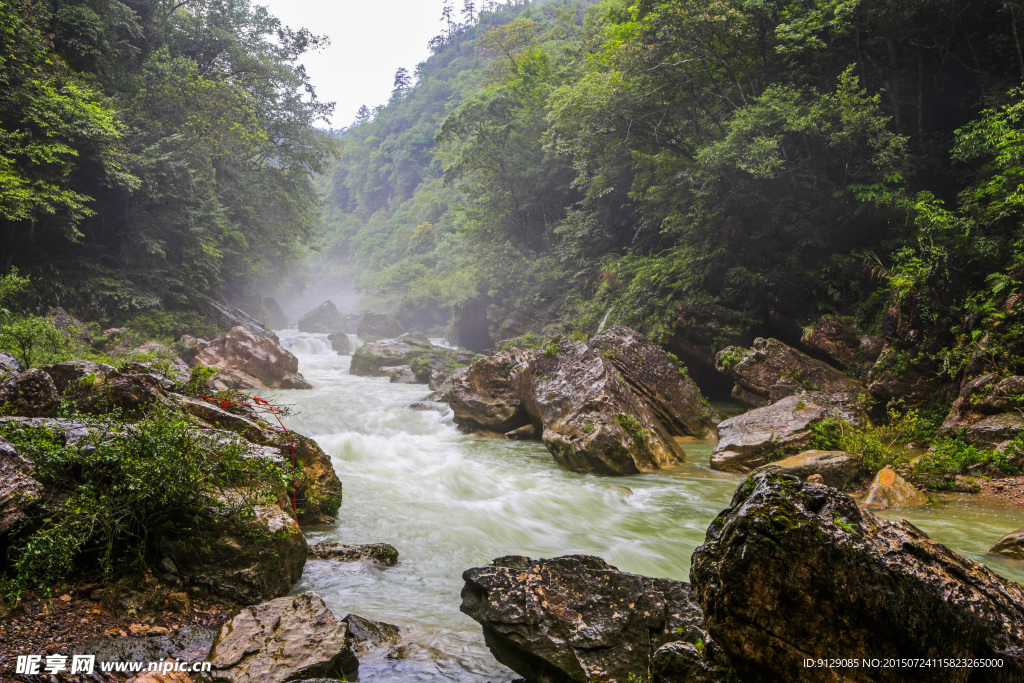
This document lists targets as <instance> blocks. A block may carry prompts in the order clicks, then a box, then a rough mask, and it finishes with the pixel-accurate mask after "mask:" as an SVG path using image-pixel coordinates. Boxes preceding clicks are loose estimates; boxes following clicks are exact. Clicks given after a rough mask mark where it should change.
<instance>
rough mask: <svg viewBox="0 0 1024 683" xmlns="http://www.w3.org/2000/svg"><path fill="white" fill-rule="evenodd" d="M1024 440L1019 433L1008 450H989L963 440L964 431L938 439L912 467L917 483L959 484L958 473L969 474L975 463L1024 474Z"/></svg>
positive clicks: (938, 487)
mask: <svg viewBox="0 0 1024 683" xmlns="http://www.w3.org/2000/svg"><path fill="white" fill-rule="evenodd" d="M1022 445H1024V440H1022V439H1021V438H1020V437H1018V438H1017V439H1016V440H1015V441H1014V442H1013V445H1012V446H1011V447H1010V448H1008V449H1006V450H1005V451H1002V452H1000V451H997V450H986V449H983V448H979V447H977V446H974V445H972V444H969V443H967V442H966V441H964V440H963V437H962V435H958V436H954V437H951V438H944V439H938V440H937V441H936V442H935V443H934V444H933V445H932V447H931V449H929V451H928V452H927V453H925V454H924V455H923V456H922V457H921V458H920V459H919V460H918V461H917V462H915V463H914V466H913V468H911V470H910V478H911V479H912V480H913V481H914V482H915V483H918V484H922V485H923V486H925V487H927V488H929V489H932V490H936V491H942V490H946V489H952V488H954V487H955V486H956V481H955V480H956V476H957V475H964V474H967V472H968V469H969V468H971V467H974V466H976V465H981V466H984V467H985V468H986V469H989V470H990V471H991V470H995V471H996V472H997V473H999V474H1001V475H1003V476H1017V475H1020V474H1024V457H1022V456H1024V452H1022V450H1021V447H1022Z"/></svg>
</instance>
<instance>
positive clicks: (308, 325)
mask: <svg viewBox="0 0 1024 683" xmlns="http://www.w3.org/2000/svg"><path fill="white" fill-rule="evenodd" d="M344 331H345V316H343V315H342V314H341V313H339V312H338V307H337V306H335V305H334V302H333V301H331V300H330V299H328V300H327V301H325V302H323V303H322V304H320V305H319V306H317V307H316V308H314V309H313V310H312V311H309V312H308V313H306V314H305V315H303V316H302V317H301V318H299V332H313V333H318V334H331V333H332V332H344Z"/></svg>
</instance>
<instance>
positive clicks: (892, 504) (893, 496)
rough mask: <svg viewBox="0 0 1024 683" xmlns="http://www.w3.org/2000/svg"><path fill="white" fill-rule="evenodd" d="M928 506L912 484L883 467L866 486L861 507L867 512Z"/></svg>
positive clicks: (925, 499) (889, 468)
mask: <svg viewBox="0 0 1024 683" xmlns="http://www.w3.org/2000/svg"><path fill="white" fill-rule="evenodd" d="M927 504H928V496H926V495H924V494H923V493H921V492H920V491H918V490H917V489H916V488H914V486H913V484H911V483H910V482H908V481H907V480H906V479H904V478H903V477H901V476H900V475H898V474H896V472H894V471H893V469H892V468H891V467H888V466H886V467H883V468H882V469H880V470H879V471H878V474H876V475H875V477H874V479H872V480H871V483H870V484H868V490H867V493H866V494H864V501H863V502H862V503H861V507H863V508H867V509H869V510H884V509H886V508H906V507H920V506H921V505H927Z"/></svg>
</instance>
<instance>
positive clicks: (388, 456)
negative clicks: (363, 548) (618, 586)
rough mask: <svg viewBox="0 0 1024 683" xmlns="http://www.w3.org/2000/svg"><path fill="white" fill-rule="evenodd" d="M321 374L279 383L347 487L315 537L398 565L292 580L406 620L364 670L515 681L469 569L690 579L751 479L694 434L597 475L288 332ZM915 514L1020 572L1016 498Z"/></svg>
mask: <svg viewBox="0 0 1024 683" xmlns="http://www.w3.org/2000/svg"><path fill="white" fill-rule="evenodd" d="M278 334H279V335H280V337H281V344H282V346H284V347H285V348H288V349H289V350H291V351H292V353H294V354H295V355H296V356H298V358H299V370H300V372H302V374H303V375H304V376H305V377H306V379H308V380H309V381H310V382H311V383H312V384H313V386H314V387H315V388H314V389H312V390H309V391H281V392H274V394H275V397H276V399H277V400H278V402H280V403H281V404H283V405H287V406H290V407H291V408H292V409H293V411H294V413H293V414H292V415H291V416H289V417H286V418H285V424H286V425H287V426H288V427H289V428H290V429H294V430H296V431H298V432H300V433H302V434H305V435H307V436H310V437H312V438H314V439H316V441H317V442H318V443H319V444H320V446H321V447H322V448H323V449H324V451H325V452H327V453H328V454H329V455H330V456H331V458H332V460H333V462H334V467H335V469H336V470H337V472H338V476H339V477H340V478H341V480H342V482H343V485H344V501H343V503H342V506H341V510H340V512H339V516H338V521H337V523H336V524H334V525H331V526H326V527H312V528H306V529H305V533H306V536H307V539H308V541H309V543H310V544H313V543H320V542H324V541H336V542H341V543H374V542H386V543H391V544H392V545H394V546H395V547H396V548H398V551H399V553H400V557H399V563H398V565H397V566H395V567H392V568H378V567H374V566H370V565H365V564H359V563H355V564H347V563H339V562H333V561H327V560H310V561H309V562H307V564H306V569H305V572H304V574H303V576H302V580H301V581H300V582H299V584H297V585H296V586H295V587H294V589H293V592H295V593H301V592H303V591H307V590H315V591H317V592H318V593H320V594H321V595H323V597H324V600H325V601H326V603H327V605H328V606H329V607H330V608H331V610H332V611H333V612H334V613H335V615H336V616H338V617H339V618H340V617H343V616H344V615H346V614H349V613H354V614H359V615H361V616H364V617H366V618H369V619H373V620H376V621H385V622H390V623H393V624H397V625H398V626H399V627H401V629H402V632H403V636H402V642H403V644H405V647H404V649H403V650H402V658H400V659H382V658H377V659H373V658H369V657H361V659H360V662H361V665H360V679H361V680H363V681H464V682H466V683H482V682H484V681H494V682H498V681H502V682H506V681H511V680H512V679H514V678H516V676H515V674H513V673H512V672H511V671H510V670H509V669H507V668H505V667H504V666H502V665H500V664H498V663H497V662H496V661H495V660H494V658H493V657H492V656H491V654H490V653H489V651H488V650H487V648H486V646H485V645H484V642H483V635H482V633H481V629H480V626H479V625H478V624H477V623H476V622H474V621H472V620H471V619H470V618H469V617H467V616H465V615H463V614H462V613H461V612H459V604H460V597H459V593H460V591H461V589H462V585H463V582H462V578H461V575H462V572H463V571H464V570H466V569H468V568H470V567H473V566H478V565H482V564H486V563H489V562H490V561H491V560H493V559H494V558H496V557H500V556H502V555H528V556H530V557H534V558H539V557H555V556H558V555H567V554H579V553H586V554H592V555H598V556H600V557H602V558H604V559H605V560H607V561H608V562H610V563H611V564H613V565H615V566H617V567H618V568H619V569H622V570H624V571H629V572H634V573H638V574H645V575H649V576H658V577H668V578H673V579H680V580H684V581H688V580H689V568H690V555H691V553H692V552H693V549H694V548H695V547H696V546H697V545H699V544H700V543H701V542H702V541H703V540H704V535H705V531H706V529H707V526H708V524H709V523H710V522H711V520H712V519H714V517H715V516H716V515H717V514H718V513H719V512H721V510H722V509H723V508H724V507H726V505H728V503H729V500H730V499H731V497H732V494H733V492H734V491H735V489H736V486H737V484H738V483H739V481H741V480H742V476H739V475H732V474H725V473H721V472H715V471H712V470H711V469H709V467H708V457H709V455H710V452H711V449H712V447H713V443H712V442H700V441H694V442H688V443H684V444H683V448H684V450H685V451H686V454H687V458H688V461H687V463H686V464H684V465H682V466H680V467H677V468H672V469H669V470H664V471H662V472H659V473H657V474H647V475H641V476H633V477H597V476H593V475H583V474H574V473H571V472H567V471H565V470H563V469H561V468H560V467H558V466H557V465H556V464H555V462H554V460H553V459H552V458H551V455H550V454H549V453H548V452H547V450H546V449H545V448H544V446H543V445H542V444H541V443H539V442H522V441H511V440H503V439H489V438H479V437H474V436H467V435H464V434H461V433H460V432H459V431H458V430H457V429H456V427H455V425H454V424H452V422H451V419H450V412H448V413H447V414H445V413H442V412H439V411H435V410H427V411H417V410H411V409H409V408H408V405H409V404H410V403H412V402H415V401H419V400H422V399H423V398H424V396H425V395H426V394H427V393H428V389H427V388H426V387H425V386H423V385H404V384H392V383H390V382H389V381H388V380H387V379H386V378H372V377H358V376H354V375H350V374H349V363H350V359H351V357H350V356H338V355H337V354H335V353H334V351H333V350H332V349H331V347H330V344H329V343H328V341H327V338H326V335H316V334H305V333H299V332H296V331H295V330H285V331H281V332H279V333H278ZM884 516H886V517H889V518H900V517H905V518H907V519H909V520H910V521H911V522H913V523H914V524H915V525H917V526H918V527H920V528H921V529H923V530H924V531H926V532H927V533H929V534H930V535H931V536H932V538H934V539H936V540H938V541H941V542H944V543H947V544H948V545H949V546H950V547H952V548H953V549H954V550H957V551H958V552H960V553H962V554H964V555H966V556H968V557H971V558H972V559H975V560H979V561H982V562H984V563H986V564H988V565H989V566H990V567H992V568H993V569H994V570H995V571H996V572H998V573H1000V574H1002V575H1003V576H1006V577H1008V578H1011V579H1014V580H1016V581H1024V565H1022V564H1020V563H1016V562H1014V561H1012V560H1008V559H1005V558H1001V557H997V556H994V555H990V554H988V553H987V552H986V550H987V549H988V547H989V546H990V545H991V544H992V543H993V542H994V541H995V540H996V539H998V538H999V537H1000V536H1002V535H1003V534H1005V533H1006V532H1008V531H1012V530H1013V529H1016V528H1018V527H1020V526H1021V525H1022V524H1024V515H1022V514H1021V512H1020V511H1019V510H1013V509H1009V508H1003V507H994V506H982V505H980V504H977V503H974V502H970V501H967V502H965V501H962V500H959V497H957V498H956V499H950V500H949V501H944V502H943V503H942V504H940V505H935V506H929V507H927V508H920V509H906V510H894V511H887V512H886V513H885V514H884Z"/></svg>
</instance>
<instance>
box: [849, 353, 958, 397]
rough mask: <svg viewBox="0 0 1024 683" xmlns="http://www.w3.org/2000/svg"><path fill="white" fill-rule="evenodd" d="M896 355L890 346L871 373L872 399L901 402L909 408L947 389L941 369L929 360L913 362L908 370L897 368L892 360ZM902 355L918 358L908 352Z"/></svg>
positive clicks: (869, 378)
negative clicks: (926, 363) (922, 362)
mask: <svg viewBox="0 0 1024 683" xmlns="http://www.w3.org/2000/svg"><path fill="white" fill-rule="evenodd" d="M895 353H897V350H896V348H895V347H894V346H891V345H888V344H887V345H886V346H885V347H884V348H883V350H882V352H881V354H880V355H879V357H878V361H877V362H876V363H875V365H874V366H873V367H872V368H871V370H870V371H869V372H868V379H867V382H868V386H867V388H868V391H869V392H870V393H871V395H872V396H874V397H875V398H877V399H879V400H880V401H883V402H886V401H890V400H892V399H902V400H903V401H904V402H905V403H907V404H908V405H919V404H921V403H923V402H924V401H926V400H927V399H928V398H929V397H930V396H932V395H934V394H935V392H936V391H939V390H941V389H943V388H944V386H943V382H942V380H941V379H939V377H940V375H941V374H942V373H941V370H940V369H939V368H936V367H933V366H932V364H931V363H930V362H928V361H926V362H928V363H929V364H928V365H920V364H918V363H914V364H911V365H909V366H908V367H906V368H899V369H897V368H894V367H892V361H891V359H892V357H893V355H894V354H895ZM903 353H907V355H909V356H911V357H912V356H913V355H916V354H914V353H911V352H909V351H903Z"/></svg>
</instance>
